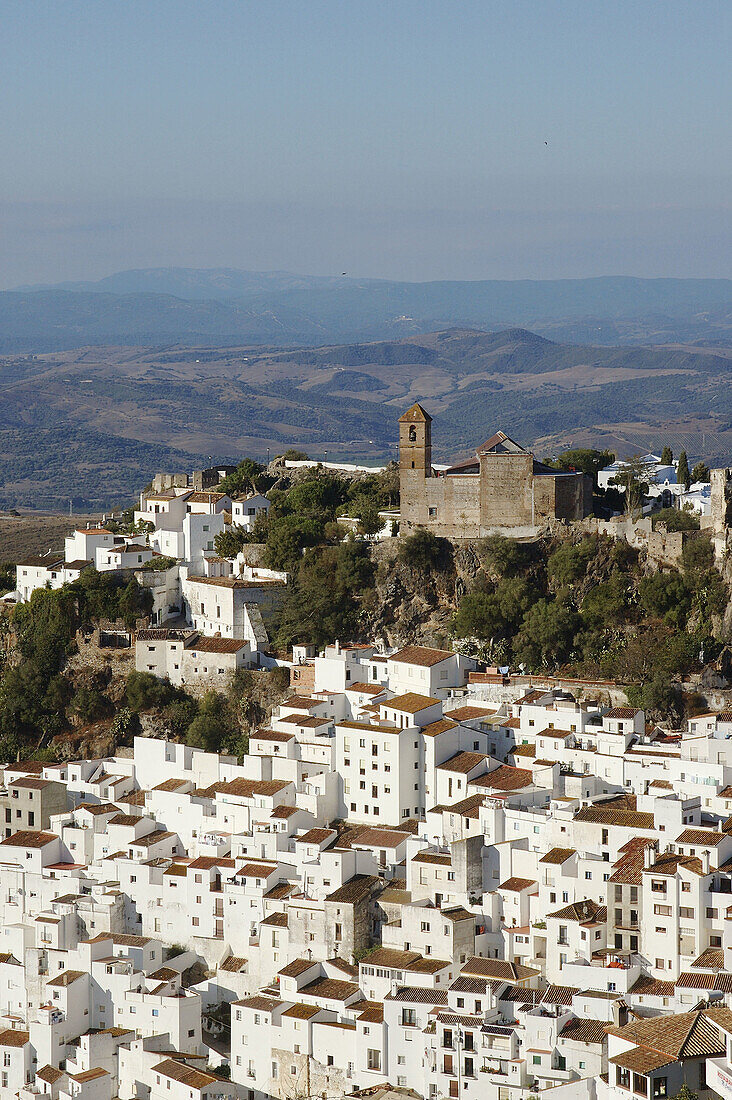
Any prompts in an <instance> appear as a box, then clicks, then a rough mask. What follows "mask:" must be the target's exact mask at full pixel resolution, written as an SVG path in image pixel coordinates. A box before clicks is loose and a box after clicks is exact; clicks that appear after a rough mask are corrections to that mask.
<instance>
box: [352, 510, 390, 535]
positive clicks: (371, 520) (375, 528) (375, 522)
mask: <svg viewBox="0 0 732 1100" xmlns="http://www.w3.org/2000/svg"><path fill="white" fill-rule="evenodd" d="M383 526H384V524H383V521H382V519H381V517H380V516H379V511H378V508H375V507H374V506H373V505H372V504H366V505H365V506H364V507H363V508H362V509H361V517H360V519H359V522H358V528H359V531H360V532H361V534H362V535H365V536H366V538H371V536H373V535H377V534H378V533H379V531H380V530H381V528H382V527H383Z"/></svg>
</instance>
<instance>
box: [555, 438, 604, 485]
mask: <svg viewBox="0 0 732 1100" xmlns="http://www.w3.org/2000/svg"><path fill="white" fill-rule="evenodd" d="M614 461H615V455H614V454H613V453H612V451H596V450H594V449H593V448H592V447H576V448H574V449H573V450H571V451H563V452H562V453H561V454H560V455H557V457H556V458H555V459H554V462H553V463H552V465H553V466H555V467H556V468H557V469H558V470H581V471H582V473H583V474H587V476H588V477H591V478H592V484H593V487H594V488H595V489H596V488H597V475H598V473H599V472H600V470H604V469H605V467H606V466H609V465H610V464H611V463H613V462H614Z"/></svg>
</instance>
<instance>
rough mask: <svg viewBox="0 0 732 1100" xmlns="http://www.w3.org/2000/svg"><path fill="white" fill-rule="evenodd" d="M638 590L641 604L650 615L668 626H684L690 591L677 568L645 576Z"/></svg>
mask: <svg viewBox="0 0 732 1100" xmlns="http://www.w3.org/2000/svg"><path fill="white" fill-rule="evenodd" d="M638 591H639V595H640V600H641V604H642V606H643V607H644V608H645V610H646V611H647V612H648V613H649V614H650V615H656V616H658V617H659V618H661V619H664V620H665V621H666V622H667V623H668V624H669V625H670V626H676V627H680V628H683V627H684V625H685V624H686V618H687V616H688V614H689V609H690V607H691V593H690V592H689V588H688V586H687V584H686V581H685V580H684V578H683V577H682V576H681V574H680V573H679V572H678V570H676V569H674V570H671V571H670V572H668V573H654V574H653V575H652V576H650V577H645V578H644V579H643V580H642V581H641V583H640V586H639V589H638Z"/></svg>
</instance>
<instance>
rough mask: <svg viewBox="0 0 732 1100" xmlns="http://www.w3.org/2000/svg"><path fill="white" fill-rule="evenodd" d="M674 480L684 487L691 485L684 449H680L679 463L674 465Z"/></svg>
mask: <svg viewBox="0 0 732 1100" xmlns="http://www.w3.org/2000/svg"><path fill="white" fill-rule="evenodd" d="M676 481H677V482H678V484H679V485H683V486H684V487H685V488H686V489H688V488H689V486H690V485H691V474H690V473H689V460H688V459H687V457H686V451H682V452H681V454H680V455H679V464H678V466H677V467H676Z"/></svg>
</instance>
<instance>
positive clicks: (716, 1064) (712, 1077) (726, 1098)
mask: <svg viewBox="0 0 732 1100" xmlns="http://www.w3.org/2000/svg"><path fill="white" fill-rule="evenodd" d="M706 1067H707V1088H708V1089H711V1090H712V1091H713V1092H716V1093H718V1094H719V1095H720V1096H721V1097H722V1100H732V1066H730V1064H729V1062H728V1061H727V1059H726V1058H724V1057H722V1058H707V1062H706Z"/></svg>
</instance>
